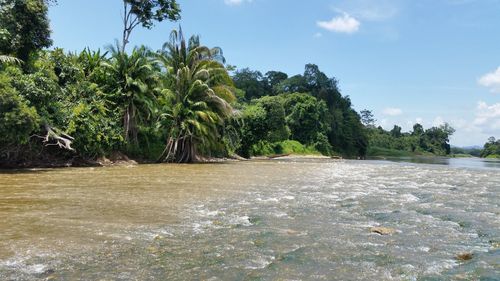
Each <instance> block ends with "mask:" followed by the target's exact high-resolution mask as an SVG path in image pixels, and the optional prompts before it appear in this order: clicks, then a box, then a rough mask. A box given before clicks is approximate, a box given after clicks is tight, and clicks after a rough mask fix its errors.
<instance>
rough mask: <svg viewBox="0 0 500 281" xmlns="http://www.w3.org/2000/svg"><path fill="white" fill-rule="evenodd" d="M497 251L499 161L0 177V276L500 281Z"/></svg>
mask: <svg viewBox="0 0 500 281" xmlns="http://www.w3.org/2000/svg"><path fill="white" fill-rule="evenodd" d="M375 226H384V227H389V228H393V229H395V230H396V232H395V233H394V234H392V235H386V236H383V235H379V234H376V233H371V232H370V228H371V227H375ZM499 247H500V169H498V166H495V165H483V166H480V165H473V166H467V165H464V166H460V165H459V166H453V165H451V166H450V165H429V164H410V163H395V162H387V161H338V160H319V159H315V160H287V161H284V160H274V161H262V162H258V161H251V162H234V163H225V164H204V165H141V166H135V167H110V168H82V169H73V168H68V169H58V170H38V171H24V172H0V280H500V249H499ZM460 253H471V254H473V258H472V259H471V260H468V261H460V260H457V259H456V256H457V255H458V254H460Z"/></svg>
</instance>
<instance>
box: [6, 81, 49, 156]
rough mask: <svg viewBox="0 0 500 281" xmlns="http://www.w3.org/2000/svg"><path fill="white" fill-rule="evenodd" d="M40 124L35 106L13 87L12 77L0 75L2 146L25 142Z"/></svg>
mask: <svg viewBox="0 0 500 281" xmlns="http://www.w3.org/2000/svg"><path fill="white" fill-rule="evenodd" d="M39 126H40V117H39V116H38V113H37V112H36V110H35V108H33V107H30V106H28V104H27V102H26V100H25V99H24V98H22V97H21V96H20V95H19V94H18V92H17V91H16V90H15V89H14V88H12V87H11V85H10V79H8V78H7V77H6V76H5V75H0V135H1V136H2V137H1V139H0V144H1V145H0V146H1V147H2V148H5V147H7V146H9V145H17V144H25V143H27V142H28V141H29V137H30V135H31V134H32V133H33V132H34V131H36V130H37V129H38V128H39Z"/></svg>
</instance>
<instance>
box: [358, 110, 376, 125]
mask: <svg viewBox="0 0 500 281" xmlns="http://www.w3.org/2000/svg"><path fill="white" fill-rule="evenodd" d="M359 113H360V115H361V123H363V125H365V127H368V128H375V122H376V121H377V120H376V119H375V116H374V115H373V112H372V111H371V110H368V109H364V110H361V111H360V112H359Z"/></svg>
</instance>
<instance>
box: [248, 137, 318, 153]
mask: <svg viewBox="0 0 500 281" xmlns="http://www.w3.org/2000/svg"><path fill="white" fill-rule="evenodd" d="M252 152H253V156H272V155H280V154H295V155H318V156H319V155H322V154H321V153H320V152H319V151H318V150H316V149H315V148H314V147H313V146H306V145H303V144H301V143H300V142H298V141H295V140H285V141H281V142H275V143H269V142H264V141H262V142H259V143H257V144H255V145H254V146H253V147H252Z"/></svg>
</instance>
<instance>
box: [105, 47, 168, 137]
mask: <svg viewBox="0 0 500 281" xmlns="http://www.w3.org/2000/svg"><path fill="white" fill-rule="evenodd" d="M109 49H110V51H111V54H112V57H111V60H110V61H105V62H103V63H102V65H103V66H104V67H105V68H106V69H107V70H108V71H109V73H110V74H111V78H112V80H113V83H112V84H113V87H112V89H111V92H113V93H114V98H115V99H116V101H117V104H119V105H120V106H121V107H122V108H123V130H124V132H123V136H124V138H125V141H127V142H128V141H129V140H130V139H132V140H133V142H134V143H135V144H137V143H138V139H137V133H138V126H139V124H140V123H141V122H143V121H144V120H145V119H148V118H149V117H150V116H151V113H152V112H153V111H154V107H155V101H156V97H155V95H154V91H155V88H156V85H157V82H158V79H157V78H158V77H157V71H155V66H154V62H152V60H151V59H150V52H149V50H148V49H146V48H145V47H140V48H134V50H133V51H132V53H131V54H130V55H129V54H127V53H124V52H121V51H119V49H120V48H119V46H117V47H109Z"/></svg>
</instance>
